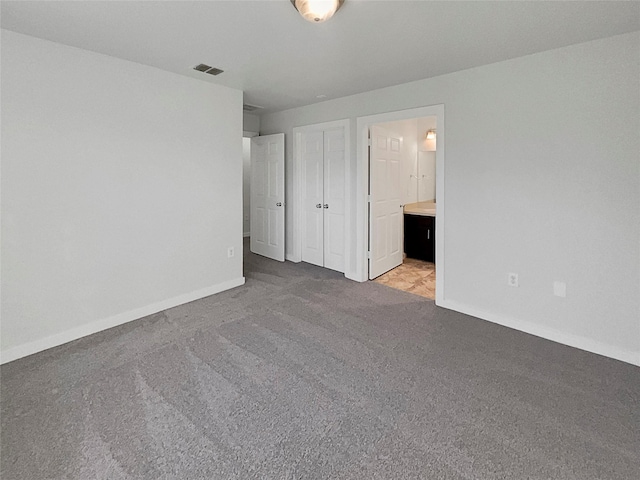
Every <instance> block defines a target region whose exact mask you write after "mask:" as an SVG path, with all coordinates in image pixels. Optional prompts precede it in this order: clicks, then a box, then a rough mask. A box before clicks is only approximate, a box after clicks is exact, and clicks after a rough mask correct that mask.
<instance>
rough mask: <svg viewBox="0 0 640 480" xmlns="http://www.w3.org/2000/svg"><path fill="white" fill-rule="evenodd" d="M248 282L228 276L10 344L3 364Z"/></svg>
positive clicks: (241, 278)
mask: <svg viewBox="0 0 640 480" xmlns="http://www.w3.org/2000/svg"><path fill="white" fill-rule="evenodd" d="M244 282H245V279H244V277H240V278H236V279H233V280H228V281H226V282H222V283H218V284H216V285H212V286H210V287H207V288H203V289H201V290H196V291H195V292H191V293H185V294H184V295H179V296H177V297H173V298H170V299H168V300H163V301H161V302H157V303H153V304H151V305H147V306H146V307H140V308H136V309H134V310H129V311H127V312H123V313H119V314H117V315H113V316H111V317H107V318H103V319H100V320H95V321H93V322H90V323H86V324H84V325H80V326H78V327H75V328H72V329H70V330H66V331H64V332H60V333H56V334H54V335H51V336H49V337H46V338H41V339H39V340H34V341H32V342H28V343H23V344H22V345H18V346H16V347H11V348H8V349H7V350H5V351H4V352H2V355H1V357H2V358H1V360H0V364H4V363H7V362H11V361H13V360H17V359H18V358H22V357H26V356H27V355H32V354H34V353H38V352H41V351H43V350H47V349H49V348H53V347H57V346H59V345H63V344H65V343H68V342H71V341H73V340H77V339H79V338H82V337H86V336H87V335H92V334H94V333H97V332H101V331H103V330H106V329H108V328H112V327H117V326H118V325H122V324H124V323H127V322H131V321H133V320H138V319H140V318H142V317H146V316H148V315H153V314H154V313H158V312H161V311H163V310H167V309H169V308H173V307H177V306H178V305H182V304H185V303H189V302H193V301H194V300H199V299H201V298H204V297H208V296H209V295H213V294H215V293H220V292H223V291H225V290H229V289H231V288H235V287H239V286H240V285H244Z"/></svg>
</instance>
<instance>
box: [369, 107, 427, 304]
mask: <svg viewBox="0 0 640 480" xmlns="http://www.w3.org/2000/svg"><path fill="white" fill-rule="evenodd" d="M380 125H381V126H382V127H384V128H386V129H388V130H390V131H392V132H395V133H396V134H397V135H398V136H400V137H401V138H402V144H401V168H400V181H401V203H402V205H403V206H404V207H403V209H404V215H403V217H404V222H403V225H402V227H401V228H402V229H403V239H404V242H403V243H404V255H403V261H402V264H401V265H400V266H398V267H396V268H394V269H392V270H390V271H388V272H387V273H385V274H383V275H381V276H379V277H378V278H376V279H375V280H374V281H375V282H378V283H381V284H384V285H387V286H389V287H393V288H397V289H399V290H404V291H407V292H411V293H414V294H417V295H421V296H423V297H426V298H430V299H435V290H436V265H435V260H436V259H435V226H436V225H435V223H436V222H435V218H436V140H437V131H436V117H435V116H431V117H422V118H414V119H409V120H400V121H396V122H388V123H384V124H380Z"/></svg>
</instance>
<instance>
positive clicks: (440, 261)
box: [347, 104, 446, 305]
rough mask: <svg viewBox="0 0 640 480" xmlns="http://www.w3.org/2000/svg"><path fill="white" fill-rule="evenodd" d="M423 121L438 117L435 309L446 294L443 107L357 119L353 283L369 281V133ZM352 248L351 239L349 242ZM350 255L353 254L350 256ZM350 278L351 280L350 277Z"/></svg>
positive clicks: (435, 106)
mask: <svg viewBox="0 0 640 480" xmlns="http://www.w3.org/2000/svg"><path fill="white" fill-rule="evenodd" d="M420 117H436V129H437V142H438V143H437V147H436V204H437V205H438V215H437V216H436V265H438V274H437V275H436V305H441V304H442V303H443V302H444V298H445V292H444V285H445V281H444V280H445V272H446V268H445V255H444V252H445V245H444V238H445V191H444V186H445V182H444V177H445V161H444V159H445V118H444V104H439V105H430V106H425V107H417V108H410V109H407V110H397V111H394V112H386V113H379V114H376V115H367V116H363V117H357V118H356V179H355V180H356V205H355V210H356V231H355V234H356V238H355V245H356V249H355V254H356V255H355V257H356V258H355V266H356V269H355V272H354V273H355V276H354V278H353V280H357V281H360V282H366V281H367V280H368V279H369V261H368V259H367V251H368V250H369V201H368V195H369V129H370V128H371V126H373V125H375V124H377V123H386V122H394V121H397V120H409V119H412V118H420ZM348 242H349V243H347V245H351V242H352V239H351V238H349V239H348ZM349 253H350V252H349ZM350 278H351V277H350Z"/></svg>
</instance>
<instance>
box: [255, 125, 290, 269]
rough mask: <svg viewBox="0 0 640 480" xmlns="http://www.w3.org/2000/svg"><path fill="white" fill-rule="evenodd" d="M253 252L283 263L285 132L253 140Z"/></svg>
mask: <svg viewBox="0 0 640 480" xmlns="http://www.w3.org/2000/svg"><path fill="white" fill-rule="evenodd" d="M250 216H251V242H250V243H251V251H252V252H253V253H257V254H259V255H264V256H265V257H269V258H272V259H274V260H279V261H281V262H284V133H276V134H274V135H265V136H260V137H253V138H252V139H251V215H250Z"/></svg>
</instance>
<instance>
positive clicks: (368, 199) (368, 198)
mask: <svg viewBox="0 0 640 480" xmlns="http://www.w3.org/2000/svg"><path fill="white" fill-rule="evenodd" d="M367 202H369V203H371V195H367Z"/></svg>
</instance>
